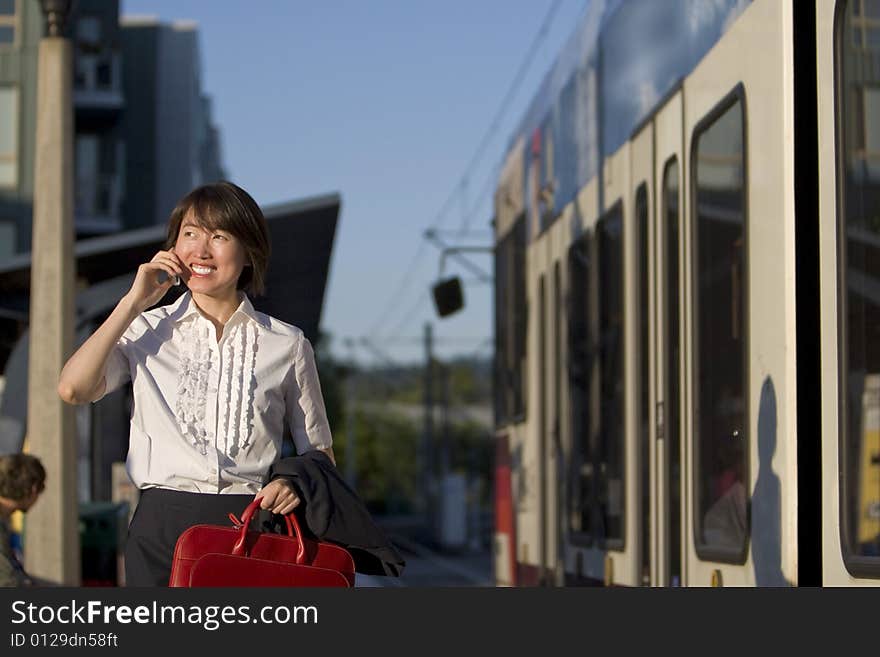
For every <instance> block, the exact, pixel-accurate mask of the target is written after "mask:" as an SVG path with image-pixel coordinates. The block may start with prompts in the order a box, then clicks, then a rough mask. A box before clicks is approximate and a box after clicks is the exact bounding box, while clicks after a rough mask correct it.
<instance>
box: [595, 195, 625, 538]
mask: <svg viewBox="0 0 880 657" xmlns="http://www.w3.org/2000/svg"><path fill="white" fill-rule="evenodd" d="M596 241H597V252H598V255H599V257H598V274H599V280H598V301H599V308H598V320H599V321H598V335H597V338H598V340H597V345H596V352H597V353H596V356H597V360H598V363H599V390H598V393H599V400H598V402H599V403H598V406H599V413H598V415H599V417H598V419H599V427H598V432H599V436H598V441H597V442H598V453H597V455H596V456H597V479H598V490H597V493H598V499H597V500H596V503H597V510H598V515H599V518H598V519H599V521H600V522H601V527H602V537H603V538H604V540H605V544H606V545H607V547H610V548H622V547H623V539H624V532H623V530H624V524H623V523H624V513H623V511H624V508H625V503H624V502H625V500H624V490H625V489H624V440H623V436H624V432H623V389H624V388H623V211H622V204H621V203H618V204H617V205H616V206H614V208H612V209H611V210H610V211H609V212H608V213H607V214H606V215H605V216H604V217H603V218H602V219H601V220H599V222H598V224H597V225H596Z"/></svg>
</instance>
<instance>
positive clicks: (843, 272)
mask: <svg viewBox="0 0 880 657" xmlns="http://www.w3.org/2000/svg"><path fill="white" fill-rule="evenodd" d="M816 27H817V29H816V36H817V43H816V65H817V74H818V76H817V94H818V132H819V158H820V163H821V169H820V175H819V232H820V235H819V238H820V239H819V244H820V254H819V266H820V272H819V288H820V309H821V318H820V332H821V372H822V409H821V415H822V492H823V495H822V498H823V504H822V528H823V529H822V532H823V536H822V579H823V584H824V585H826V586H829V585H831V586H837V585H845V586H863V585H873V586H877V585H878V584H880V349H878V341H877V338H876V336H877V334H878V330H880V292H878V290H880V284H878V279H880V273H878V271H880V270H878V267H877V263H878V262H880V255H878V254H880V221H878V217H880V213H878V207H880V71H878V68H877V66H876V65H874V66H871V65H869V64H870V63H871V62H874V63H876V61H877V57H878V53H880V41H878V38H877V36H878V34H880V8H878V6H877V3H876V2H875V3H871V2H866V1H864V0H838V1H837V2H826V1H825V0H817V1H816Z"/></svg>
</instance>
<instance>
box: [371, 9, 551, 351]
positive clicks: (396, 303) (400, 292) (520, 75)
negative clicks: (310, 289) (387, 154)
mask: <svg viewBox="0 0 880 657" xmlns="http://www.w3.org/2000/svg"><path fill="white" fill-rule="evenodd" d="M561 4H562V0H553V1H552V3H551V5H550V7H549V9H548V11H547V13H546V14H545V16H544V19H543V20H542V21H541V26H540V28H539V29H538V33H537V34H536V35H535V38H534V39H533V40H532V43H531V45H530V47H529V49H528V51H527V52H526V55H525V57H524V58H523V61H522V62H521V63H520V66H519V68H518V69H517V72H516V74H515V75H514V78H513V82H512V83H511V85H510V87H509V88H508V90H507V93H506V94H505V95H504V98H503V100H502V102H501V104H500V105H499V108H498V110H497V111H496V113H495V115H494V117H493V119H492V122H491V123H490V124H489V128H488V130H487V131H486V133H485V134H484V135H483V138H482V139H481V140H480V142H479V145H478V146H477V149H476V151H475V153H474V155H473V156H471V158H470V161H469V162H468V164H467V166H466V167H465V169H464V173H463V174H462V176H461V178H460V179H459V182H458V183H457V184H456V185H455V186H454V187H453V189H452V191H451V192H450V193H449V196H448V197H447V199H446V201H445V202H444V203H443V206H442V207H441V209H440V211H439V212H438V213H437V214H436V215H435V217H434V220H433V221H432V222H431V224H429V225H428V227H427V228H426V229H425V230H424V231H423V235H424V233H425V232H427V231H428V230H431V229H436V228H438V227H439V226H440V225H442V224H443V222H444V220H445V219H446V217H447V216H448V214H449V209H450V207H451V205H452V203H453V202H454V201H455V199H456V197H457V196H459V195H461V194H462V193H463V190H464V189H466V187H467V180H468V177H469V175H470V171H471V169H472V168H473V167H474V166H475V165H476V164H477V163H479V162H480V160H481V158H482V157H483V154H484V153H485V151H486V149H487V148H488V146H489V144H490V142H491V139H492V137H493V136H494V134H495V132H496V131H497V129H498V128H499V127H500V124H501V119H502V118H503V116H504V114H505V112H506V111H507V110H508V109H509V107H510V105H511V101H512V99H513V97H514V95H515V94H516V93H517V91H518V90H519V86H520V85H521V84H522V82H523V80H524V79H525V76H526V74H527V73H528V70H529V67H530V66H531V64H532V62H533V60H534V58H535V56H536V54H537V52H538V49H539V47H540V45H541V42H542V41H543V40H544V38H545V37H546V35H547V32H548V31H549V28H550V25H551V24H552V21H553V19H554V17H555V15H556V12H557V11H558V9H559V7H560V5H561ZM492 180H494V178H492V177H490V178H489V181H488V182H489V183H491V181H492ZM487 184H488V183H487ZM481 195H482V192H481ZM481 201H482V198H479V199H478V201H477V202H478V203H479V202H481ZM477 209H479V206H477V207H475V208H474V209H473V210H472V212H471V213H470V215H468V214H466V213H465V215H464V217H463V219H462V225H461V227H460V230H459V233H461V232H463V231H464V230H466V229H467V227H468V225H469V224H470V222H471V221H472V220H473V216H475V214H476V210H477ZM426 244H427V242H426V240H425V239H424V237H423V238H422V240H421V242H420V244H419V247H418V249H417V250H416V252H415V255H414V256H413V258H412V259H411V260H410V262H409V264H408V266H407V268H406V269H405V270H404V274H403V277H402V278H401V280H400V282H399V283H398V285H397V286H396V287H395V288H394V293H393V294H392V295H391V297H390V298H389V299H388V302H387V303H386V304H385V305H384V306H383V307H382V312H381V314H380V315H379V316H378V317H377V320H376V322H375V323H374V324H373V326H372V328H371V329H370V330H369V331H368V334H369V335H370V336H376V334H378V333H379V331H380V329H381V328H382V327H383V326H384V325H385V324H386V323H387V322H388V321H389V318H390V317H391V316H392V314H393V309H394V308H395V307H397V308H399V307H400V299H401V298H402V297H403V296H404V294H405V293H406V292H407V291H408V290H409V288H410V286H411V285H412V283H413V281H414V280H415V278H416V277H415V276H414V274H415V272H416V269H417V267H418V264H419V261H420V260H421V257H422V255H423V253H424V250H425V246H426ZM420 294H421V295H422V296H425V295H424V292H421V293H420ZM420 306H421V304H418V305H416V306H415V309H418V308H419V307H420ZM414 312H415V310H412V311H410V313H409V314H407V315H405V316H404V317H405V321H404V322H401V324H405V323H406V322H407V321H409V320H410V319H411V317H412V315H413V314H414ZM394 332H396V331H394Z"/></svg>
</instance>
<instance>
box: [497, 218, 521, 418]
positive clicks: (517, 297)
mask: <svg viewBox="0 0 880 657" xmlns="http://www.w3.org/2000/svg"><path fill="white" fill-rule="evenodd" d="M525 259H526V220H525V216H524V215H523V216H521V217H520V218H519V219H517V221H516V222H515V223H514V225H513V228H512V229H511V230H510V232H509V233H508V234H507V235H506V236H505V237H503V238H502V239H501V240H500V241H499V242H498V244H497V246H496V247H495V281H496V294H495V327H496V328H495V389H496V390H497V391H498V394H496V395H495V425H496V426H501V425H503V424H506V423H508V422H511V421H513V420H522V419H523V418H524V416H525V412H526V407H525V398H524V391H525V388H524V381H525V359H526V321H527V309H526V278H525V277H526V274H525V270H526V262H525Z"/></svg>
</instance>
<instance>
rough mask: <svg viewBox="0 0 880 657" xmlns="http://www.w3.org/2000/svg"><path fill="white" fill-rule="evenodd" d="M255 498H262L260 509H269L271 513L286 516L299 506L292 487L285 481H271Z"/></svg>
mask: <svg viewBox="0 0 880 657" xmlns="http://www.w3.org/2000/svg"><path fill="white" fill-rule="evenodd" d="M256 497H262V498H263V499H262V500H261V501H260V508H261V509H270V510H271V511H272V513H279V514H282V515H283V514H286V513H290V512H291V511H293V510H294V509H295V508H296V507H298V506H299V497H298V496H297V494H296V491H295V490H294V489H293V485H291V483H290V482H289V481H287V480H286V479H273V480H272V481H270V482H269V483H268V484H266V486H265V487H264V488H263V489H262V490H261V491H260V492H259V493H257V495H256Z"/></svg>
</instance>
